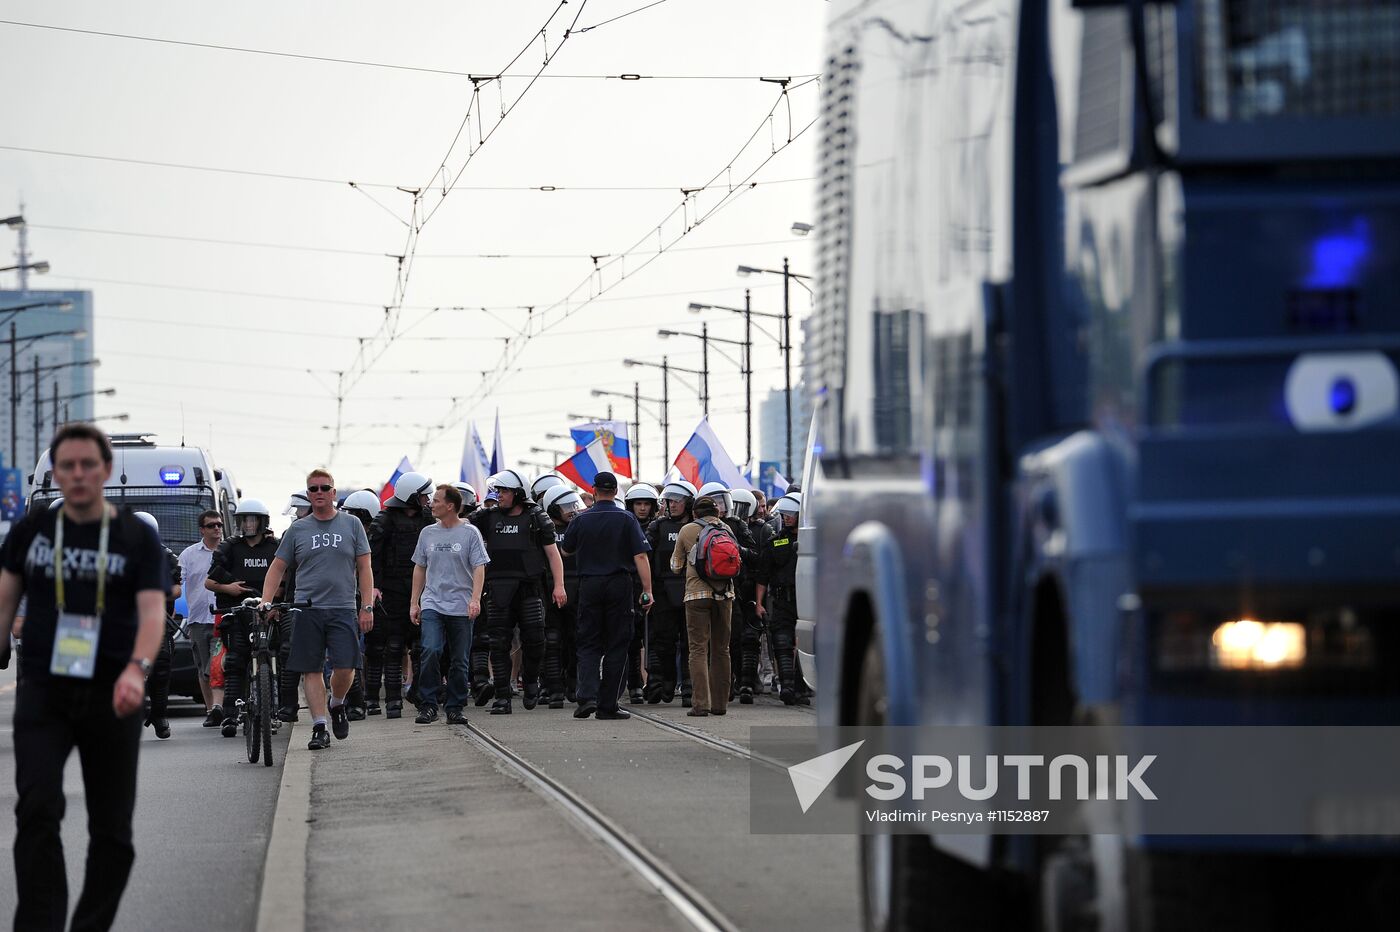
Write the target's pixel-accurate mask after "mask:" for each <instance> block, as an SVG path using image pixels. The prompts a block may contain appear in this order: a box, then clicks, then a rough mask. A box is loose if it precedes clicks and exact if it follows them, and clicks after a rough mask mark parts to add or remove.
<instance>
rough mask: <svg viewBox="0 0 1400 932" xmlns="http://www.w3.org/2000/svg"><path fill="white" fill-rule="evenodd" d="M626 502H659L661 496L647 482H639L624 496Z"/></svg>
mask: <svg viewBox="0 0 1400 932" xmlns="http://www.w3.org/2000/svg"><path fill="white" fill-rule="evenodd" d="M622 500H623V501H624V502H659V501H660V498H659V497H658V496H657V494H656V490H655V489H653V488H652V487H651V486H649V485H647V484H646V483H645V482H638V483H637V484H636V485H634V486H632V488H630V489H628V490H627V494H626V495H624V496H623V497H622Z"/></svg>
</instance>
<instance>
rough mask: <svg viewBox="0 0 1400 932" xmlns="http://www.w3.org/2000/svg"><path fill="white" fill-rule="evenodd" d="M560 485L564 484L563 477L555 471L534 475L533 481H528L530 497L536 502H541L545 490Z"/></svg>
mask: <svg viewBox="0 0 1400 932" xmlns="http://www.w3.org/2000/svg"><path fill="white" fill-rule="evenodd" d="M561 485H564V477H563V476H561V475H559V474H558V473H557V472H547V473H542V474H540V475H538V476H536V477H535V481H534V482H531V483H530V498H532V499H534V500H535V501H537V502H543V501H544V493H545V492H547V491H549V490H550V489H552V488H555V487H556V486H561Z"/></svg>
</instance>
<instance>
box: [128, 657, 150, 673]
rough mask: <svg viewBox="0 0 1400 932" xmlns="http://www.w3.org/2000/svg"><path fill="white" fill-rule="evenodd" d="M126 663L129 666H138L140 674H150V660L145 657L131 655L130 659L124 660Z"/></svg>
mask: <svg viewBox="0 0 1400 932" xmlns="http://www.w3.org/2000/svg"><path fill="white" fill-rule="evenodd" d="M126 665H127V666H129V667H130V666H137V667H140V668H141V675H142V676H150V675H151V662H150V661H149V660H147V659H146V658H145V657H132V658H131V659H130V660H128V661H127V662H126Z"/></svg>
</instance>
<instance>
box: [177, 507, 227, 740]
mask: <svg viewBox="0 0 1400 932" xmlns="http://www.w3.org/2000/svg"><path fill="white" fill-rule="evenodd" d="M223 539H224V518H223V515H221V514H220V513H219V512H217V511H214V510H212V509H211V510H209V511H206V512H204V513H203V514H201V515H200V516H199V542H198V543H195V544H190V545H189V546H188V547H186V548H185V549H184V550H182V551H180V572H181V575H182V576H183V577H184V581H185V601H186V602H187V603H188V604H189V609H188V611H189V615H188V616H186V621H187V622H188V627H187V628H186V630H187V631H188V632H189V638H190V648H191V650H193V651H194V662H195V666H196V668H197V670H196V677H197V679H198V680H199V691H200V693H201V694H202V695H203V697H204V713H205V715H204V727H205V728H216V727H218V726H219V725H220V724H222V723H223V720H224V708H223V707H224V691H223V690H222V689H214V688H212V687H210V685H209V656H210V643H211V642H212V641H213V639H214V612H213V609H214V593H212V592H210V591H209V590H208V589H206V588H204V580H205V579H206V578H207V577H208V576H209V563H210V561H212V560H213V559H214V551H215V550H218V549H219V542H220V541H221V540H223Z"/></svg>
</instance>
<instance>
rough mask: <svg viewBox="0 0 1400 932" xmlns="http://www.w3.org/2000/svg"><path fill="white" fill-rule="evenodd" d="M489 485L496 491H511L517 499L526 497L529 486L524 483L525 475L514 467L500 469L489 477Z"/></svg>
mask: <svg viewBox="0 0 1400 932" xmlns="http://www.w3.org/2000/svg"><path fill="white" fill-rule="evenodd" d="M491 485H492V486H493V487H494V488H495V489H496V491H497V492H502V491H507V490H509V491H513V492H515V494H516V497H517V499H520V500H524V499H526V498H528V490H529V488H530V487H529V486H528V485H526V484H525V477H524V476H522V475H520V473H518V472H516V471H515V470H514V469H502V470H501V471H500V472H498V473H496V474H495V475H494V476H492V477H491Z"/></svg>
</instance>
